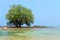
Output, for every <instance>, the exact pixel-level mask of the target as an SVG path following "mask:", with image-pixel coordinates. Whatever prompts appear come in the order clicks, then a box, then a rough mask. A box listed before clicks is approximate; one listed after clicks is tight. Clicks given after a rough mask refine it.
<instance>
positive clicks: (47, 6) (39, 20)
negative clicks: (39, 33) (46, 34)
mask: <svg viewBox="0 0 60 40" xmlns="http://www.w3.org/2000/svg"><path fill="white" fill-rule="evenodd" d="M12 4H21V5H23V6H25V7H27V8H30V9H31V10H32V13H33V14H34V18H35V21H34V24H33V25H41V26H60V0H1V1H0V25H1V26H5V25H6V22H7V21H6V18H5V15H6V13H8V10H9V8H10V6H11V5H12Z"/></svg>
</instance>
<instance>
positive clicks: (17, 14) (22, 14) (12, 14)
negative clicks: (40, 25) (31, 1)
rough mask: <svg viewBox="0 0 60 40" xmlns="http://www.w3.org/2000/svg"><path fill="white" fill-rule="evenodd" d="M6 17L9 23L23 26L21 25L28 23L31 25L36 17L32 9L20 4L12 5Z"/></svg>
mask: <svg viewBox="0 0 60 40" xmlns="http://www.w3.org/2000/svg"><path fill="white" fill-rule="evenodd" d="M6 19H7V20H8V23H10V24H13V25H15V26H16V27H21V25H23V24H26V25H27V26H30V25H31V24H32V23H33V22H34V17H33V14H32V11H31V9H28V8H26V7H24V6H22V5H20V4H18V5H12V6H11V7H10V9H9V11H8V13H7V14H6Z"/></svg>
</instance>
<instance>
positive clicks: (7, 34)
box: [0, 28, 60, 40]
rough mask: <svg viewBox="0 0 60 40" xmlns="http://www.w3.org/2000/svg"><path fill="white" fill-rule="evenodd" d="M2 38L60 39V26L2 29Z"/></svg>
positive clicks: (0, 33) (18, 39)
mask: <svg viewBox="0 0 60 40" xmlns="http://www.w3.org/2000/svg"><path fill="white" fill-rule="evenodd" d="M0 40H60V28H9V29H7V30H4V29H1V30H0Z"/></svg>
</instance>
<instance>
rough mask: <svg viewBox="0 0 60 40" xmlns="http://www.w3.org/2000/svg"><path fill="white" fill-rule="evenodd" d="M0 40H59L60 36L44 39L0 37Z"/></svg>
mask: <svg viewBox="0 0 60 40" xmlns="http://www.w3.org/2000/svg"><path fill="white" fill-rule="evenodd" d="M0 40H60V36H46V37H14V36H7V37H4V36H2V37H0Z"/></svg>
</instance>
